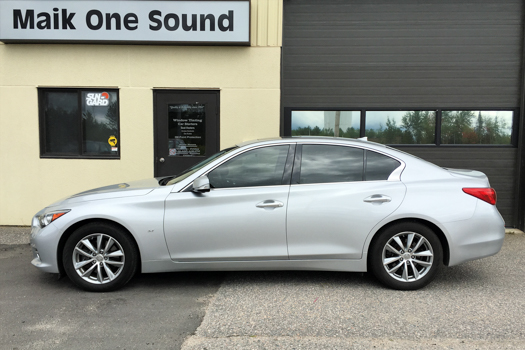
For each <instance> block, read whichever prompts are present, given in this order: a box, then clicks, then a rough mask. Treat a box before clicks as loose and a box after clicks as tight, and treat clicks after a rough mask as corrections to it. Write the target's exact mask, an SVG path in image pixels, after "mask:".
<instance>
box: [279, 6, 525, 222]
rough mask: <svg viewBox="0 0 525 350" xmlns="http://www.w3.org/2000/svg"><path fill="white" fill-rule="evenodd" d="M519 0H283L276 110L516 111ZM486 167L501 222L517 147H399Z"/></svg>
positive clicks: (509, 205)
mask: <svg viewBox="0 0 525 350" xmlns="http://www.w3.org/2000/svg"><path fill="white" fill-rule="evenodd" d="M522 6H523V4H522V1H521V0H505V1H498V0H469V1H465V0H461V1H458V0H427V1H420V0H403V1H400V0H348V1H342V0H326V1H314V0H284V9H283V67H282V91H281V94H282V107H283V108H286V107H289V108H321V109H322V108H341V109H343V108H346V109H372V108H392V109H410V108H414V109H419V108H422V109H426V108H428V109H436V108H473V109H475V108H480V109H481V108H491V109H498V108H502V109H503V108H518V107H519V105H520V76H521V75H520V72H521V53H522V40H523V39H522V35H521V33H522V26H523V21H522V13H523V12H522ZM399 148H400V149H403V150H405V151H407V152H409V153H413V154H415V155H417V156H420V157H421V158H424V159H427V160H429V161H431V162H433V163H436V164H438V165H441V166H446V167H456V168H471V169H476V170H481V171H483V172H485V173H486V174H487V175H488V176H489V179H490V181H491V184H492V185H493V187H495V188H496V190H497V192H498V209H499V210H500V212H501V213H502V215H503V217H504V218H505V221H506V223H507V225H508V226H514V225H515V224H516V223H517V220H516V218H514V217H513V211H514V202H515V198H514V192H515V174H516V157H517V149H515V148H504V147H495V148H491V147H483V148H475V147H444V146H440V147H399Z"/></svg>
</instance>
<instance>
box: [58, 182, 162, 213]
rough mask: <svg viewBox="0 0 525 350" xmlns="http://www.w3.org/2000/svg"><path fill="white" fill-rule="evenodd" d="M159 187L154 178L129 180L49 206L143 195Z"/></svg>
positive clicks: (95, 189) (89, 191)
mask: <svg viewBox="0 0 525 350" xmlns="http://www.w3.org/2000/svg"><path fill="white" fill-rule="evenodd" d="M158 187H160V185H159V182H158V180H157V179H155V178H151V179H147V180H139V181H131V182H123V183H119V184H115V185H110V186H104V187H99V188H94V189H92V190H88V191H84V192H80V193H77V194H75V195H73V196H71V197H67V198H64V199H61V200H59V201H57V202H55V203H53V204H51V205H50V207H55V206H59V205H60V206H63V205H64V204H69V203H78V202H85V201H95V200H100V199H110V198H122V197H133V196H144V195H146V194H148V193H150V192H151V191H153V190H154V189H155V188H158Z"/></svg>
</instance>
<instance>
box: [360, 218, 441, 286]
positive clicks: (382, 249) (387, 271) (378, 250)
mask: <svg viewBox="0 0 525 350" xmlns="http://www.w3.org/2000/svg"><path fill="white" fill-rule="evenodd" d="M408 244H409V246H407V245H408ZM368 257H369V260H368V266H369V267H370V270H371V271H372V273H373V274H374V275H375V277H376V278H377V279H378V280H379V281H380V282H381V283H383V284H384V285H385V286H387V287H389V288H392V289H398V290H416V289H420V288H423V287H425V286H426V285H427V284H429V283H430V282H432V280H433V279H434V278H435V277H436V274H437V272H438V270H439V268H440V267H441V264H442V261H443V248H442V247H441V242H440V241H439V238H438V236H437V235H436V234H435V233H434V231H432V230H431V229H430V228H428V227H427V226H425V225H423V224H420V223H415V222H413V223H412V222H404V223H399V224H394V225H392V226H390V227H387V228H386V229H384V230H382V231H381V232H380V233H379V234H378V235H377V236H376V237H375V238H374V240H373V242H372V245H371V249H370V251H369V254H368Z"/></svg>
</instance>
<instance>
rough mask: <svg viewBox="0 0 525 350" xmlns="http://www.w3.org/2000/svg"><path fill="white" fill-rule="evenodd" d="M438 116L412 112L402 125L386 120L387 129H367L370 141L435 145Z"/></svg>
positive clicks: (431, 113) (426, 112)
mask: <svg viewBox="0 0 525 350" xmlns="http://www.w3.org/2000/svg"><path fill="white" fill-rule="evenodd" d="M435 128H436V114H435V112H431V111H410V112H406V113H405V115H403V117H402V118H401V125H399V126H398V125H397V122H396V121H395V119H390V117H389V116H387V118H386V127H385V128H383V126H382V125H381V126H380V127H379V129H367V130H366V135H367V136H368V139H369V140H370V141H374V142H379V143H384V144H429V143H434V142H435V141H434V138H435V136H434V133H435Z"/></svg>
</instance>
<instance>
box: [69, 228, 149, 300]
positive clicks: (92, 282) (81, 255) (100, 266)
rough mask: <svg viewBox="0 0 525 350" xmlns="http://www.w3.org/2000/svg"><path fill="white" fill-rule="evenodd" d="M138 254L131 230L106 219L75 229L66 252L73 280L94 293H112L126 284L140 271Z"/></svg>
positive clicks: (70, 275) (70, 277)
mask: <svg viewBox="0 0 525 350" xmlns="http://www.w3.org/2000/svg"><path fill="white" fill-rule="evenodd" d="M106 250H107V251H106ZM138 256H139V253H138V249H137V247H136V245H135V242H134V241H133V240H132V238H131V237H130V235H129V233H128V232H126V231H124V230H123V229H121V228H120V227H117V226H115V225H111V224H108V223H102V222H93V223H89V224H87V225H84V226H82V227H80V228H78V229H77V230H76V231H74V232H73V234H71V236H70V237H69V238H68V240H67V241H66V244H65V246H64V250H63V254H62V257H63V264H64V270H65V271H66V274H67V276H68V277H69V279H70V280H71V281H72V282H73V283H74V284H75V285H77V286H78V287H80V288H82V289H84V290H87V291H90V292H110V291H113V290H116V289H118V288H121V287H122V286H124V285H125V284H126V283H128V282H129V280H130V279H131V278H132V277H133V276H134V275H135V272H136V271H137V265H138Z"/></svg>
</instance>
